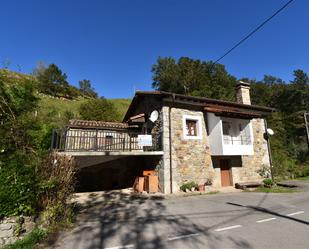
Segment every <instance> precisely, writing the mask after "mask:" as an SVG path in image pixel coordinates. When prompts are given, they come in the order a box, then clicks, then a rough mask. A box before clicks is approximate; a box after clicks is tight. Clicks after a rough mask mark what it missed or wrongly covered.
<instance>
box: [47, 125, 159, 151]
mask: <svg viewBox="0 0 309 249" xmlns="http://www.w3.org/2000/svg"><path fill="white" fill-rule="evenodd" d="M161 137H162V136H161V134H153V135H146V136H145V135H143V134H141V133H138V132H134V131H113V130H99V129H67V130H63V131H59V130H54V131H53V136H52V145H51V148H52V149H53V150H55V151H57V152H62V153H65V154H70V155H77V156H83V155H85V156H89V155H95V156H102V155H108V156H118V155H148V154H149V155H159V154H163V152H162V141H161Z"/></svg>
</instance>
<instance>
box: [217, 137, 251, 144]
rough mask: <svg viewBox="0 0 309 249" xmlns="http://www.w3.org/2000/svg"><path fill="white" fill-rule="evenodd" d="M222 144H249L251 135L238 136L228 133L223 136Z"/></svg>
mask: <svg viewBox="0 0 309 249" xmlns="http://www.w3.org/2000/svg"><path fill="white" fill-rule="evenodd" d="M223 144H231V145H250V144H251V137H250V136H244V135H241V136H238V137H233V136H229V135H224V136H223Z"/></svg>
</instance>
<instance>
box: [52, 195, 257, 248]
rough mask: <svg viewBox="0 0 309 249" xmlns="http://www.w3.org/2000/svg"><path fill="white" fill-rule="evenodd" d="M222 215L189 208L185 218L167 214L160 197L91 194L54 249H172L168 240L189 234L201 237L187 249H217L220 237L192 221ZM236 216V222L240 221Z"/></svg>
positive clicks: (235, 244)
mask: <svg viewBox="0 0 309 249" xmlns="http://www.w3.org/2000/svg"><path fill="white" fill-rule="evenodd" d="M228 212H229V213H230V212H231V211H228ZM248 212H253V211H248ZM224 213H226V211H221V212H216V211H214V212H208V213H207V212H205V213H195V212H194V207H192V212H191V213H189V214H187V215H186V214H177V215H174V214H172V213H169V212H168V210H167V206H166V200H165V199H164V197H162V196H144V195H132V194H127V193H122V192H120V191H107V192H102V193H94V194H90V196H89V199H88V201H87V202H86V203H85V204H84V205H83V207H82V208H81V209H80V211H79V214H78V217H77V222H76V226H75V228H74V229H73V230H72V231H69V232H67V233H66V234H65V235H63V236H60V238H58V241H57V242H56V244H55V245H54V246H53V248H74V249H79V248H83V249H90V248H91V249H92V248H106V247H116V246H124V245H134V248H167V247H169V248H173V245H175V244H173V243H175V242H174V241H169V242H168V238H171V237H173V236H175V237H176V236H182V235H188V234H200V235H204V236H195V237H191V238H186V239H185V244H184V245H185V247H186V248H188V247H189V248H205V247H207V248H217V246H218V242H219V241H221V240H222V235H219V234H214V233H210V229H211V228H213V227H211V226H207V224H205V225H204V224H203V225H201V224H200V223H199V222H198V221H197V222H193V221H192V220H193V219H194V216H195V215H196V216H197V217H198V216H199V215H202V216H205V215H206V216H211V217H214V216H216V215H218V216H220V215H223V216H224V215H225V214H224ZM235 216H236V217H234V218H235V219H237V218H239V216H238V215H236V214H235ZM192 217H193V218H192ZM234 218H233V219H234ZM227 222H228V221H227ZM222 224H223V223H222ZM205 235H206V236H205ZM224 239H225V240H226V239H228V240H229V243H230V244H231V245H232V247H236V248H251V245H250V244H249V242H247V241H245V240H238V239H235V238H233V237H227V236H225V237H224ZM183 241H184V240H183ZM179 242H180V241H178V243H179ZM176 243H177V242H176ZM205 243H206V244H205Z"/></svg>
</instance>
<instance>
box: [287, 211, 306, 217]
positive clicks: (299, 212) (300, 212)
mask: <svg viewBox="0 0 309 249" xmlns="http://www.w3.org/2000/svg"><path fill="white" fill-rule="evenodd" d="M303 213H304V211H298V212H295V213H291V214H287V216H294V215H298V214H303Z"/></svg>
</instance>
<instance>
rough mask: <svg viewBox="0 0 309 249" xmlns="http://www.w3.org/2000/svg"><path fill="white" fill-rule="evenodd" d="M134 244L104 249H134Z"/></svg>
mask: <svg viewBox="0 0 309 249" xmlns="http://www.w3.org/2000/svg"><path fill="white" fill-rule="evenodd" d="M133 247H134V245H133V244H129V245H124V246H114V247H105V248H104V249H125V248H133Z"/></svg>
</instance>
